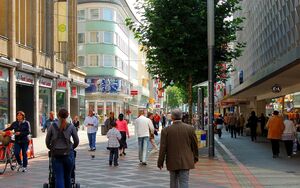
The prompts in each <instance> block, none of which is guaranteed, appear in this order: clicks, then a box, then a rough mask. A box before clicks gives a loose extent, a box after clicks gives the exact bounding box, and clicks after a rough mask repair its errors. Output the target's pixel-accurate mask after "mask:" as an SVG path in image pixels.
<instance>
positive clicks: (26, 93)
mask: <svg viewBox="0 0 300 188" xmlns="http://www.w3.org/2000/svg"><path fill="white" fill-rule="evenodd" d="M15 74H16V82H17V84H16V111H23V112H25V115H26V120H27V121H29V122H30V126H31V132H33V133H34V132H35V128H34V105H33V104H34V88H33V85H34V77H33V75H31V74H28V73H24V72H20V71H16V72H15ZM13 121H15V119H14V120H13Z"/></svg>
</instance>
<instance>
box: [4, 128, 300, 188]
mask: <svg viewBox="0 0 300 188" xmlns="http://www.w3.org/2000/svg"><path fill="white" fill-rule="evenodd" d="M79 136H80V140H81V144H80V146H79V147H78V148H77V151H78V156H77V159H76V168H77V169H76V178H77V179H76V181H77V182H78V183H80V185H81V187H84V188H85V187H86V188H87V187H95V188H100V187H105V188H107V187H141V188H142V187H143V188H145V187H149V188H155V187H169V173H168V171H167V170H166V169H165V168H164V169H163V170H159V169H158V168H157V167H156V161H157V157H158V153H150V154H149V160H148V165H147V166H140V165H139V161H138V153H137V149H138V147H137V139H136V137H135V136H132V137H131V138H130V139H129V140H128V147H129V148H128V150H127V151H126V153H127V155H126V156H123V157H120V159H119V166H118V167H109V165H108V154H109V153H108V151H107V150H106V144H107V143H106V141H107V139H106V137H105V136H101V135H100V134H99V133H98V136H97V150H96V152H93V153H91V152H88V145H87V142H86V141H87V139H86V133H85V132H84V131H80V133H79ZM157 141H158V138H157ZM35 142H38V143H36V144H35V146H36V147H38V145H39V144H43V140H42V138H40V140H35ZM215 145H216V157H215V158H214V159H209V158H208V157H207V149H200V159H199V162H198V163H197V164H196V169H194V170H191V171H190V187H192V188H198V187H201V188H222V187H224V188H225V187H228V188H229V187H233V188H237V187H272V188H273V187H278V188H279V187H289V188H293V187H299V184H300V178H299V175H300V170H299V162H300V157H299V154H298V155H296V156H295V157H293V158H292V159H288V158H287V156H286V155H285V150H284V148H283V147H282V148H281V153H280V154H281V155H280V158H278V159H273V158H272V152H271V146H270V144H269V143H268V142H267V141H266V140H265V138H259V139H258V142H256V143H254V142H251V140H250V138H249V137H248V136H240V137H237V138H236V139H232V138H230V136H229V134H228V133H227V132H225V131H224V133H223V136H222V138H221V139H217V138H216V142H215ZM39 147H41V146H39ZM36 150H37V151H38V149H36ZM91 154H94V155H95V158H94V159H92V157H91ZM28 169H29V170H28V172H26V173H22V172H15V171H11V170H10V169H7V171H6V172H5V174H4V175H2V176H0V182H1V187H10V188H23V187H24V188H27V187H28V188H29V187H42V185H43V183H44V182H47V177H48V158H47V154H46V150H45V149H44V150H41V149H40V151H39V152H38V154H37V155H36V157H35V158H34V159H30V160H29V167H28ZM16 180H17V181H16Z"/></svg>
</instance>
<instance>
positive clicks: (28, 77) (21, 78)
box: [16, 72, 34, 85]
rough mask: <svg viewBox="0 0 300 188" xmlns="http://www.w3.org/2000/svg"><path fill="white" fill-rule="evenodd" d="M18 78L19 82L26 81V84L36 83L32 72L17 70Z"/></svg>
mask: <svg viewBox="0 0 300 188" xmlns="http://www.w3.org/2000/svg"><path fill="white" fill-rule="evenodd" d="M16 79H17V82H20V83H24V84H30V85H33V84H34V78H33V76H32V75H30V74H26V73H23V72H16Z"/></svg>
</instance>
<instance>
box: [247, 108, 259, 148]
mask: <svg viewBox="0 0 300 188" xmlns="http://www.w3.org/2000/svg"><path fill="white" fill-rule="evenodd" d="M257 122H258V118H257V116H256V115H255V112H254V111H252V112H251V115H250V117H249V118H248V126H249V127H250V134H251V141H252V142H254V141H255V142H256V129H257Z"/></svg>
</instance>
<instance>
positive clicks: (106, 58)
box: [103, 55, 114, 67]
mask: <svg viewBox="0 0 300 188" xmlns="http://www.w3.org/2000/svg"><path fill="white" fill-rule="evenodd" d="M113 65H114V56H112V55H103V66H104V67H112V66H113Z"/></svg>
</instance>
